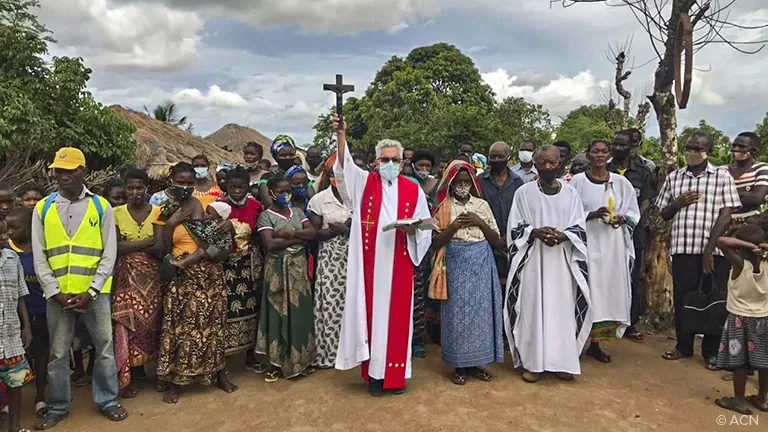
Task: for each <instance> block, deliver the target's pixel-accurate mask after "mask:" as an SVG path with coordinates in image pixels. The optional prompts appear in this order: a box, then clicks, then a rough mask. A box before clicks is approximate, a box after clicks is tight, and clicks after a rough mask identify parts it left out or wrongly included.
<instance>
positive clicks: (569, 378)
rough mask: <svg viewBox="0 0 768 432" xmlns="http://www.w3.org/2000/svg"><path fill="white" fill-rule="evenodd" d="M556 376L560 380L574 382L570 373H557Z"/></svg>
mask: <svg viewBox="0 0 768 432" xmlns="http://www.w3.org/2000/svg"><path fill="white" fill-rule="evenodd" d="M555 376H556V377H557V379H559V380H563V381H573V374H570V373H568V372H556V373H555Z"/></svg>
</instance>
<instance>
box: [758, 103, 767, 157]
mask: <svg viewBox="0 0 768 432" xmlns="http://www.w3.org/2000/svg"><path fill="white" fill-rule="evenodd" d="M755 133H756V134H757V136H759V137H760V157H759V159H760V160H761V161H766V160H768V113H765V117H763V121H762V122H761V123H758V124H757V125H755Z"/></svg>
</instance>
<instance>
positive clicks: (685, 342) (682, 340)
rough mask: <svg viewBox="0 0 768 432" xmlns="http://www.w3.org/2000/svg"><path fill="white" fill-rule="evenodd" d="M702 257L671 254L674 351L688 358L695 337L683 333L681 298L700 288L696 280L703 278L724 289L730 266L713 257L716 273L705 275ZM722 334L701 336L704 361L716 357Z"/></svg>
mask: <svg viewBox="0 0 768 432" xmlns="http://www.w3.org/2000/svg"><path fill="white" fill-rule="evenodd" d="M701 258H702V255H673V256H672V283H673V285H674V302H675V334H676V336H677V349H678V350H679V351H680V352H681V353H683V354H684V355H687V356H692V355H693V340H694V337H695V335H694V334H692V333H685V332H684V331H683V328H682V325H683V299H684V298H685V295H686V294H688V293H689V292H691V291H696V290H697V289H698V288H699V281H700V280H701V278H703V277H714V278H715V283H716V284H717V287H718V288H720V289H722V290H726V289H727V287H728V276H729V274H730V271H731V265H730V264H728V261H727V260H726V259H725V257H721V256H715V271H714V273H712V274H711V275H705V274H704V269H703V265H702V263H701ZM720 336H721V335H704V340H703V341H702V342H701V355H702V356H703V357H704V359H705V360H707V359H709V358H710V357H715V356H717V351H718V348H719V347H720Z"/></svg>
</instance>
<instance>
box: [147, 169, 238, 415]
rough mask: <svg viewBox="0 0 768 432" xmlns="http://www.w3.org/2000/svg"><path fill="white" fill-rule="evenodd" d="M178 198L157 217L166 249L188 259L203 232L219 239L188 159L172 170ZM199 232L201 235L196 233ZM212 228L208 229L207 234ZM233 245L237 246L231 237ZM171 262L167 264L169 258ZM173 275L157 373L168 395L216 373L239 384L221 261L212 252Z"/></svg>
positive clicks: (223, 383) (226, 385) (173, 397)
mask: <svg viewBox="0 0 768 432" xmlns="http://www.w3.org/2000/svg"><path fill="white" fill-rule="evenodd" d="M171 180H172V182H173V186H171V190H172V191H173V192H172V195H173V196H172V199H169V200H168V201H166V202H165V203H164V204H163V207H162V209H161V211H160V215H159V216H158V220H157V222H156V224H157V225H160V226H161V227H162V228H161V234H160V238H161V239H162V242H163V249H164V250H170V251H171V254H172V256H173V257H174V260H180V261H184V260H185V259H186V258H188V257H190V256H192V255H197V254H199V251H198V250H199V249H201V248H202V247H203V245H202V244H201V243H200V242H199V240H198V239H199V238H200V237H206V238H208V239H211V240H214V239H215V238H216V237H218V238H220V239H225V236H220V235H219V236H215V235H213V232H212V231H213V230H208V232H207V233H205V232H201V231H203V230H205V229H206V227H210V224H206V223H205V222H208V221H205V218H204V216H205V211H204V210H203V205H202V204H201V203H200V201H199V200H198V199H197V198H195V197H194V196H193V193H194V189H195V170H194V168H193V167H192V165H190V164H188V163H184V162H180V163H178V164H176V165H175V166H174V167H173V169H172V170H171ZM195 234H197V235H195ZM205 234H208V235H205ZM226 238H229V239H230V242H229V248H230V249H231V248H232V243H231V237H226ZM164 265H165V264H164ZM182 267H183V268H180V269H179V270H178V271H177V273H176V276H175V277H174V278H173V280H172V281H171V283H170V285H169V287H168V290H167V291H166V293H165V296H164V299H163V325H162V332H161V336H160V352H159V356H158V361H157V376H158V378H159V379H161V380H163V381H166V382H169V383H170V387H171V388H170V391H169V392H168V394H166V396H165V398H164V399H163V400H164V401H165V402H166V403H170V404H175V403H176V402H178V400H179V395H180V394H181V387H182V386H185V385H189V384H192V383H193V382H199V383H201V384H211V382H212V378H214V377H216V378H217V381H218V385H219V387H220V388H221V389H222V390H224V391H225V392H227V393H232V392H233V391H235V390H237V387H236V386H234V385H233V384H232V383H231V382H229V380H228V379H227V375H226V364H225V360H224V350H225V346H226V342H225V331H224V330H225V322H226V319H227V286H226V285H225V284H224V273H223V271H222V268H221V265H220V264H216V263H215V262H213V261H212V260H210V259H209V258H208V257H205V258H204V259H202V260H199V261H197V262H195V263H193V264H190V265H182Z"/></svg>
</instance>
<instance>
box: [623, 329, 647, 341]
mask: <svg viewBox="0 0 768 432" xmlns="http://www.w3.org/2000/svg"><path fill="white" fill-rule="evenodd" d="M624 337H625V338H627V339H629V340H631V341H632V342H634V343H646V342H648V339H646V338H645V335H644V334H642V333H640V332H639V331H633V332H632V333H629V334H625V335H624Z"/></svg>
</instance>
